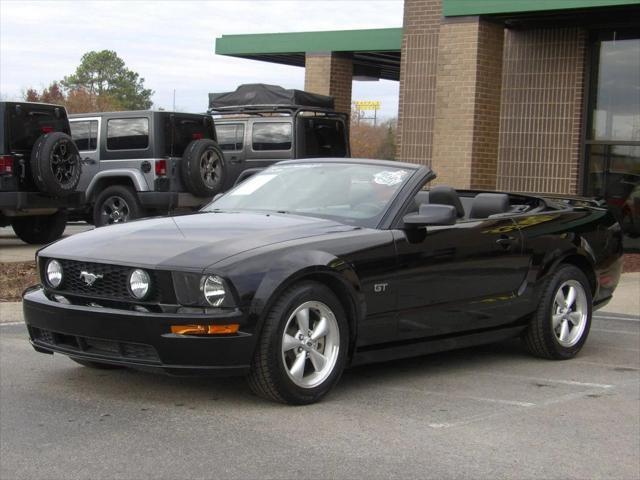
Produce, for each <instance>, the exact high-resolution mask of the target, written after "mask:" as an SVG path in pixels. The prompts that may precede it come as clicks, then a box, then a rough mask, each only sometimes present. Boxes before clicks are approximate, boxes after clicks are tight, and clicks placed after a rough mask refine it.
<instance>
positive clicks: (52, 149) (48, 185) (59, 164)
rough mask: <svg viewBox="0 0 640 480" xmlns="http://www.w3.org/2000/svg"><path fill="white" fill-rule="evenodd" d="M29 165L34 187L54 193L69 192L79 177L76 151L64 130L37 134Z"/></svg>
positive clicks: (64, 194)
mask: <svg viewBox="0 0 640 480" xmlns="http://www.w3.org/2000/svg"><path fill="white" fill-rule="evenodd" d="M30 166H31V174H32V176H33V181H34V183H35V184H36V187H38V189H39V190H40V191H42V192H45V193H48V194H50V195H53V196H54V197H66V196H68V195H70V194H71V193H73V192H74V191H75V189H76V187H77V186H78V182H79V181H80V154H79V153H78V148H77V147H76V144H75V143H73V140H72V139H71V137H70V136H69V135H67V134H66V133H62V132H53V133H47V134H45V135H42V136H41V137H39V138H38V140H36V143H35V144H34V146H33V150H32V151H31V162H30Z"/></svg>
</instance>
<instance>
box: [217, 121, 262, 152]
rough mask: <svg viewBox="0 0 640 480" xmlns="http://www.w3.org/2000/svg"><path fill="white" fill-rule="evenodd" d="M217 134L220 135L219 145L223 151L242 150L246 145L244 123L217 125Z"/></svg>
mask: <svg viewBox="0 0 640 480" xmlns="http://www.w3.org/2000/svg"><path fill="white" fill-rule="evenodd" d="M216 134H217V135H218V145H219V146H220V148H221V149H222V150H225V151H228V150H242V146H243V143H244V125H243V124H242V123H229V124H226V125H216ZM254 150H255V149H254Z"/></svg>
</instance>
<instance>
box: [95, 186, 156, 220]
mask: <svg viewBox="0 0 640 480" xmlns="http://www.w3.org/2000/svg"><path fill="white" fill-rule="evenodd" d="M143 216H144V209H143V208H142V205H141V204H140V201H139V200H138V196H137V195H136V193H135V192H134V191H133V189H131V188H130V187H126V186H124V185H112V186H111V187H107V188H105V189H104V190H103V191H102V192H100V193H99V194H98V196H97V197H96V201H95V203H94V204H93V224H94V225H95V226H96V227H104V226H106V225H112V224H115V223H126V222H129V221H131V220H134V219H136V218H140V217H143Z"/></svg>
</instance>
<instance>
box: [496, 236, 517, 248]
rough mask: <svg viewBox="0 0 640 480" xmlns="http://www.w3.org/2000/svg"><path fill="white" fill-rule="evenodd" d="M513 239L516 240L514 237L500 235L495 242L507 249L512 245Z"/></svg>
mask: <svg viewBox="0 0 640 480" xmlns="http://www.w3.org/2000/svg"><path fill="white" fill-rule="evenodd" d="M515 241H516V238H515V237H509V236H507V235H501V236H500V238H499V239H497V240H496V243H497V244H498V245H500V246H501V247H502V248H504V249H505V250H508V249H509V248H511V245H513V242H515Z"/></svg>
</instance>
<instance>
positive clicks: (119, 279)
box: [42, 259, 175, 303]
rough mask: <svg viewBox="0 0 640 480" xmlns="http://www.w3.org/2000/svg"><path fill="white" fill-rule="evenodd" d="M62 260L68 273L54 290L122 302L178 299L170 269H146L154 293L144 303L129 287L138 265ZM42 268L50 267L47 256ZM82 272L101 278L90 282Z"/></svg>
mask: <svg viewBox="0 0 640 480" xmlns="http://www.w3.org/2000/svg"><path fill="white" fill-rule="evenodd" d="M58 261H59V262H60V263H61V265H62V269H63V272H64V273H63V277H62V284H61V285H60V287H59V288H57V289H55V290H52V291H55V293H59V294H61V295H72V296H82V297H88V298H96V299H109V300H116V301H120V302H137V303H158V302H163V303H174V302H175V296H174V294H173V284H172V281H171V274H170V273H169V272H159V271H154V270H146V271H147V273H148V274H149V277H150V279H151V287H150V293H149V295H148V296H147V298H145V299H144V301H143V302H138V301H137V300H135V299H134V298H133V297H132V296H131V294H130V293H129V289H128V285H129V275H130V274H131V272H132V271H133V270H134V269H135V267H125V266H121V265H110V264H106V263H90V262H82V261H75V260H63V259H58ZM42 268H43V270H44V269H45V268H46V259H45V260H44V261H43V262H42ZM82 272H89V273H92V274H94V275H97V276H99V277H100V278H98V279H96V280H95V282H94V283H93V284H91V285H88V284H87V282H86V281H85V280H84V279H83V278H82V277H81V276H80V275H81V273H82ZM43 273H44V272H43Z"/></svg>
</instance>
